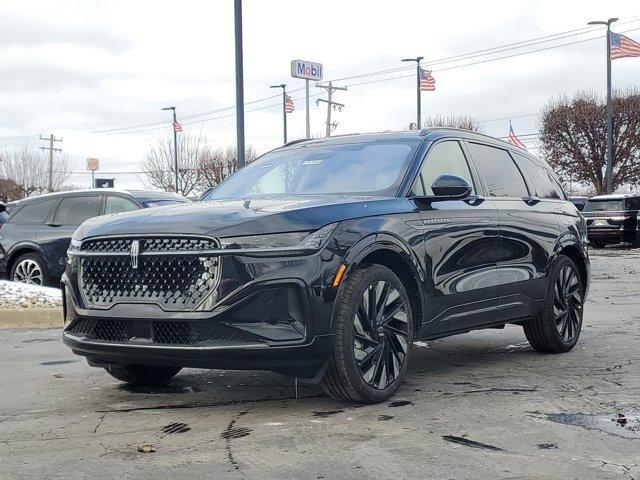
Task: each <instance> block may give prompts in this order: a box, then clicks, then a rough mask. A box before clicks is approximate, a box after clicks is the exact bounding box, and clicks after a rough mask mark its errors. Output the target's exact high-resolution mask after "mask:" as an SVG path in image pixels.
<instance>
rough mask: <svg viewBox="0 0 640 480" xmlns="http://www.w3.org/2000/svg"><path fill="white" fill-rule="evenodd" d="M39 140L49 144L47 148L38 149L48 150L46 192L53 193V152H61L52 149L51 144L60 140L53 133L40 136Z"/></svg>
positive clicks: (60, 140)
mask: <svg viewBox="0 0 640 480" xmlns="http://www.w3.org/2000/svg"><path fill="white" fill-rule="evenodd" d="M40 140H46V141H48V142H49V146H48V147H40V150H49V181H48V182H47V192H49V193H51V192H53V152H61V151H62V149H61V148H54V147H53V142H62V138H56V137H55V136H54V135H53V133H52V134H50V135H49V136H48V137H43V136H42V135H40Z"/></svg>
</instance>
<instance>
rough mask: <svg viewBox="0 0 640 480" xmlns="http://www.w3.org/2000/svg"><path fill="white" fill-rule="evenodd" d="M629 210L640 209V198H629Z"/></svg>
mask: <svg viewBox="0 0 640 480" xmlns="http://www.w3.org/2000/svg"><path fill="white" fill-rule="evenodd" d="M627 210H640V198H628V199H627Z"/></svg>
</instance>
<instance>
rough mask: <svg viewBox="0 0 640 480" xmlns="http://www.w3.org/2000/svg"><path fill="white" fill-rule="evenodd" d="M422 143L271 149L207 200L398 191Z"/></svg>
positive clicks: (386, 193) (401, 142) (382, 194)
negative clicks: (417, 148) (271, 150)
mask: <svg viewBox="0 0 640 480" xmlns="http://www.w3.org/2000/svg"><path fill="white" fill-rule="evenodd" d="M417 145H418V142H417V141H415V142H411V141H398V142H377V143H359V144H347V145H310V146H302V147H300V148H296V149H295V150H287V151H275V152H272V153H268V154H266V155H264V156H263V157H261V158H259V159H258V160H256V161H255V162H253V163H251V164H250V165H247V166H246V167H245V168H243V169H242V170H240V171H239V172H238V173H236V174H235V175H233V176H232V177H230V178H229V179H227V180H226V181H225V182H223V183H222V184H221V185H220V186H219V187H218V188H216V189H215V190H213V191H212V192H211V193H209V194H208V195H207V196H206V197H205V198H204V200H217V199H223V198H246V197H255V196H261V195H305V194H320V195H323V194H324V195H328V194H339V193H357V194H369V195H380V196H390V195H395V193H396V190H397V189H398V186H399V185H400V182H401V181H402V177H403V175H404V172H405V170H406V168H407V166H408V164H409V162H410V160H411V157H412V153H413V151H414V149H415V147H416V146H417Z"/></svg>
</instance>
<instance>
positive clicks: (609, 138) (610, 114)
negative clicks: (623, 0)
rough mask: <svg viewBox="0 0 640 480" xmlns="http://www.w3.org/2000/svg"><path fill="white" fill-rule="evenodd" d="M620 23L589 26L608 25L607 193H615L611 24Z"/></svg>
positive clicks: (605, 178) (609, 22)
mask: <svg viewBox="0 0 640 480" xmlns="http://www.w3.org/2000/svg"><path fill="white" fill-rule="evenodd" d="M616 21H618V19H617V18H610V19H609V20H607V21H601V20H597V21H593V22H589V23H588V24H587V25H606V27H607V157H606V162H607V166H606V169H605V174H604V183H605V188H606V192H607V193H613V112H612V106H611V24H612V23H613V22H616Z"/></svg>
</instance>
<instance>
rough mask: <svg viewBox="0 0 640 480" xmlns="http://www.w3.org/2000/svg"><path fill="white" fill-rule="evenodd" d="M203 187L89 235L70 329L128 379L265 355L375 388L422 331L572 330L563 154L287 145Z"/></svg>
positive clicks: (380, 143) (386, 143) (570, 233)
mask: <svg viewBox="0 0 640 480" xmlns="http://www.w3.org/2000/svg"><path fill="white" fill-rule="evenodd" d="M205 200H206V201H204V202H198V203H196V204H191V205H184V206H175V207H168V208H165V209H159V210H155V211H154V212H153V213H151V212H145V211H140V212H132V213H128V214H125V215H121V216H119V217H117V218H113V217H111V218H109V217H107V218H96V219H92V220H89V221H87V222H85V223H84V224H83V225H82V226H81V227H80V228H79V229H78V230H77V231H76V233H75V235H74V238H73V241H72V244H71V248H70V252H69V253H70V259H71V260H70V263H69V265H68V266H67V270H66V272H65V275H64V277H63V283H64V298H65V328H64V333H63V338H64V342H65V343H66V345H68V346H69V347H70V348H71V349H72V351H73V352H74V353H76V354H78V355H83V356H85V357H86V358H87V360H88V362H89V364H90V365H92V366H96V367H104V368H105V369H106V370H107V372H109V373H110V374H111V375H112V376H114V377H115V378H117V379H120V380H122V381H125V382H129V383H138V384H150V383H156V382H163V381H167V380H168V379H169V378H171V377H172V376H174V375H175V374H176V373H178V371H179V370H180V369H181V368H183V367H198V368H202V367H204V368H222V369H263V370H273V371H276V372H281V373H284V374H287V375H292V376H296V377H298V378H303V379H306V380H307V381H310V382H322V385H323V387H324V389H325V390H326V391H327V392H328V393H329V394H330V395H332V396H333V397H336V398H339V399H343V400H347V401H360V402H380V401H383V400H385V399H387V398H389V397H390V396H391V395H392V394H393V393H394V391H395V390H396V389H397V388H398V387H399V385H400V384H401V382H402V380H403V377H404V376H405V372H406V369H407V363H408V361H409V357H410V355H411V348H410V347H411V345H412V342H413V341H414V340H418V339H423V340H424V339H426V340H428V339H434V338H439V337H445V336H448V335H454V334H458V333H464V332H468V331H470V330H474V329H480V328H496V327H498V328H501V327H503V326H504V325H505V324H508V323H516V324H519V325H522V326H523V327H524V331H525V333H526V336H527V338H528V340H529V342H530V343H531V345H532V346H533V347H534V348H535V349H536V350H538V351H540V352H554V353H556V352H566V351H568V350H570V349H571V348H572V347H573V346H574V345H575V344H576V342H577V340H578V336H579V334H580V329H581V323H582V309H583V303H584V300H585V297H586V294H587V288H588V284H589V260H588V256H587V237H586V227H585V224H584V220H583V219H582V217H581V216H580V214H579V213H578V211H577V210H576V208H575V207H574V206H573V205H572V204H571V202H569V201H567V199H566V197H565V195H564V193H563V191H562V188H561V187H560V185H559V183H558V181H557V180H556V178H555V177H554V175H553V173H552V172H551V170H550V168H549V167H548V165H546V164H545V163H543V162H542V161H540V160H537V159H536V158H534V157H532V156H530V155H528V154H527V153H526V152H524V151H522V150H520V149H516V148H513V147H511V146H510V145H509V144H507V143H505V142H501V141H499V140H495V139H493V138H490V137H487V136H484V135H479V134H475V133H471V132H467V131H461V130H455V129H446V128H431V129H424V130H422V131H420V132H415V131H412V132H402V133H388V134H372V135H351V136H340V137H333V138H330V139H323V140H309V141H302V142H296V143H292V144H288V145H285V146H284V147H283V148H279V149H277V150H274V151H272V152H270V153H267V154H266V155H264V156H262V157H261V158H260V159H258V160H256V161H255V162H253V163H251V164H250V165H248V166H246V167H245V168H243V169H242V170H240V171H239V172H237V173H236V174H235V175H233V176H232V177H230V178H229V179H227V180H226V181H225V182H224V183H222V184H221V185H220V186H219V187H218V188H216V190H215V191H213V192H212V193H211V195H210V196H208V197H207V198H206V199H205Z"/></svg>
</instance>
